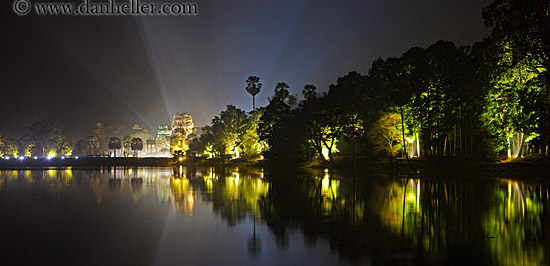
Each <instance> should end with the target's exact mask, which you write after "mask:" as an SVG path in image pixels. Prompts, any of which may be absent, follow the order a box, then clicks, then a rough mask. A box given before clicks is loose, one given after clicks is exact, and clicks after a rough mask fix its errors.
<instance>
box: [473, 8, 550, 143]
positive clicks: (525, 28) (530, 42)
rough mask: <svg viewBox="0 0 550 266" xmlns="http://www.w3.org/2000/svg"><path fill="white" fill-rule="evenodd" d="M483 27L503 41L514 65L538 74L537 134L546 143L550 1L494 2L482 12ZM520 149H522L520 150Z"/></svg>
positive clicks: (548, 127)
mask: <svg viewBox="0 0 550 266" xmlns="http://www.w3.org/2000/svg"><path fill="white" fill-rule="evenodd" d="M483 18H484V21H485V26H487V27H492V28H493V36H494V37H496V38H505V39H507V40H508V41H510V42H509V47H510V48H511V50H512V51H513V56H514V59H515V60H516V61H518V62H519V61H527V62H528V63H529V65H532V66H534V67H535V68H536V69H537V70H538V71H539V72H540V78H539V85H538V87H539V89H538V91H539V92H540V93H539V97H538V101H537V104H536V105H535V107H536V111H537V112H538V115H537V119H538V120H539V121H538V127H537V133H539V134H541V135H542V136H543V139H544V140H545V142H546V145H548V143H550V111H548V110H550V93H549V91H548V88H549V86H550V73H549V70H550V34H548V29H549V28H550V1H545V0H495V1H493V3H491V4H490V5H489V6H487V7H485V8H484V9H483ZM521 147H523V145H522V146H521Z"/></svg>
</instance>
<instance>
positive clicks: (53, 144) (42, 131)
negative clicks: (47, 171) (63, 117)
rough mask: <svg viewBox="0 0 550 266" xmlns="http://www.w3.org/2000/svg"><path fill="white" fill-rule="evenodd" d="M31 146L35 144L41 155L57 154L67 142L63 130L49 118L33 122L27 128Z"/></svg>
mask: <svg viewBox="0 0 550 266" xmlns="http://www.w3.org/2000/svg"><path fill="white" fill-rule="evenodd" d="M26 131H27V134H26V135H27V137H28V140H29V144H34V145H35V146H36V147H37V148H38V149H40V152H41V155H42V156H46V155H47V154H48V153H49V152H56V151H58V150H59V149H60V147H61V145H62V144H63V142H64V141H65V136H63V134H62V132H61V129H60V128H59V127H58V126H57V123H56V122H55V121H53V120H51V119H48V118H42V119H39V120H36V121H34V122H32V123H31V124H30V125H29V126H28V127H27V128H26Z"/></svg>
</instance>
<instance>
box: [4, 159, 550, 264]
mask: <svg viewBox="0 0 550 266" xmlns="http://www.w3.org/2000/svg"><path fill="white" fill-rule="evenodd" d="M549 188H550V186H549V185H548V183H540V182H527V181H526V182H523V181H516V180H513V179H492V178H484V177H473V178H451V177H445V176H439V177H426V176H422V174H415V175H413V176H392V175H376V176H375V175H369V174H367V173H363V174H362V175H361V174H358V176H357V177H355V178H354V177H352V176H346V175H342V174H338V173H334V172H328V171H326V172H325V171H313V172H310V173H304V174H278V173H264V172H263V171H262V170H261V169H238V168H229V169H224V170H216V169H214V168H186V167H180V168H103V169H94V170H74V169H70V168H66V169H50V170H9V171H0V229H1V231H0V250H1V255H0V264H1V265H17V264H33V265H47V264H58V265H60V264H65V265H259V264H261V265H348V264H352V265H370V264H373V265H410V264H422V265H426V264H457V265H472V264H484V265H490V264H495V265H538V264H548V263H549V261H550V260H549V259H550V212H549V209H548V208H549V207H550V200H549Z"/></svg>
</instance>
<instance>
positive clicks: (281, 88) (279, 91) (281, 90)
mask: <svg viewBox="0 0 550 266" xmlns="http://www.w3.org/2000/svg"><path fill="white" fill-rule="evenodd" d="M288 88H290V87H289V86H288V85H287V84H286V83H284V82H278V83H277V85H276V86H275V94H274V95H273V97H276V98H279V99H280V100H281V101H285V99H286V98H287V97H288V94H289V92H288Z"/></svg>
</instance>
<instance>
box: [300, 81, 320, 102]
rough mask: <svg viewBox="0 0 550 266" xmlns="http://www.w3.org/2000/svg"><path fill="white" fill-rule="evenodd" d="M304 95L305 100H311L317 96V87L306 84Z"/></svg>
mask: <svg viewBox="0 0 550 266" xmlns="http://www.w3.org/2000/svg"><path fill="white" fill-rule="evenodd" d="M302 95H303V96H304V99H305V100H309V99H313V98H315V97H317V87H315V85H311V84H308V85H304V89H303V90H302Z"/></svg>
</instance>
